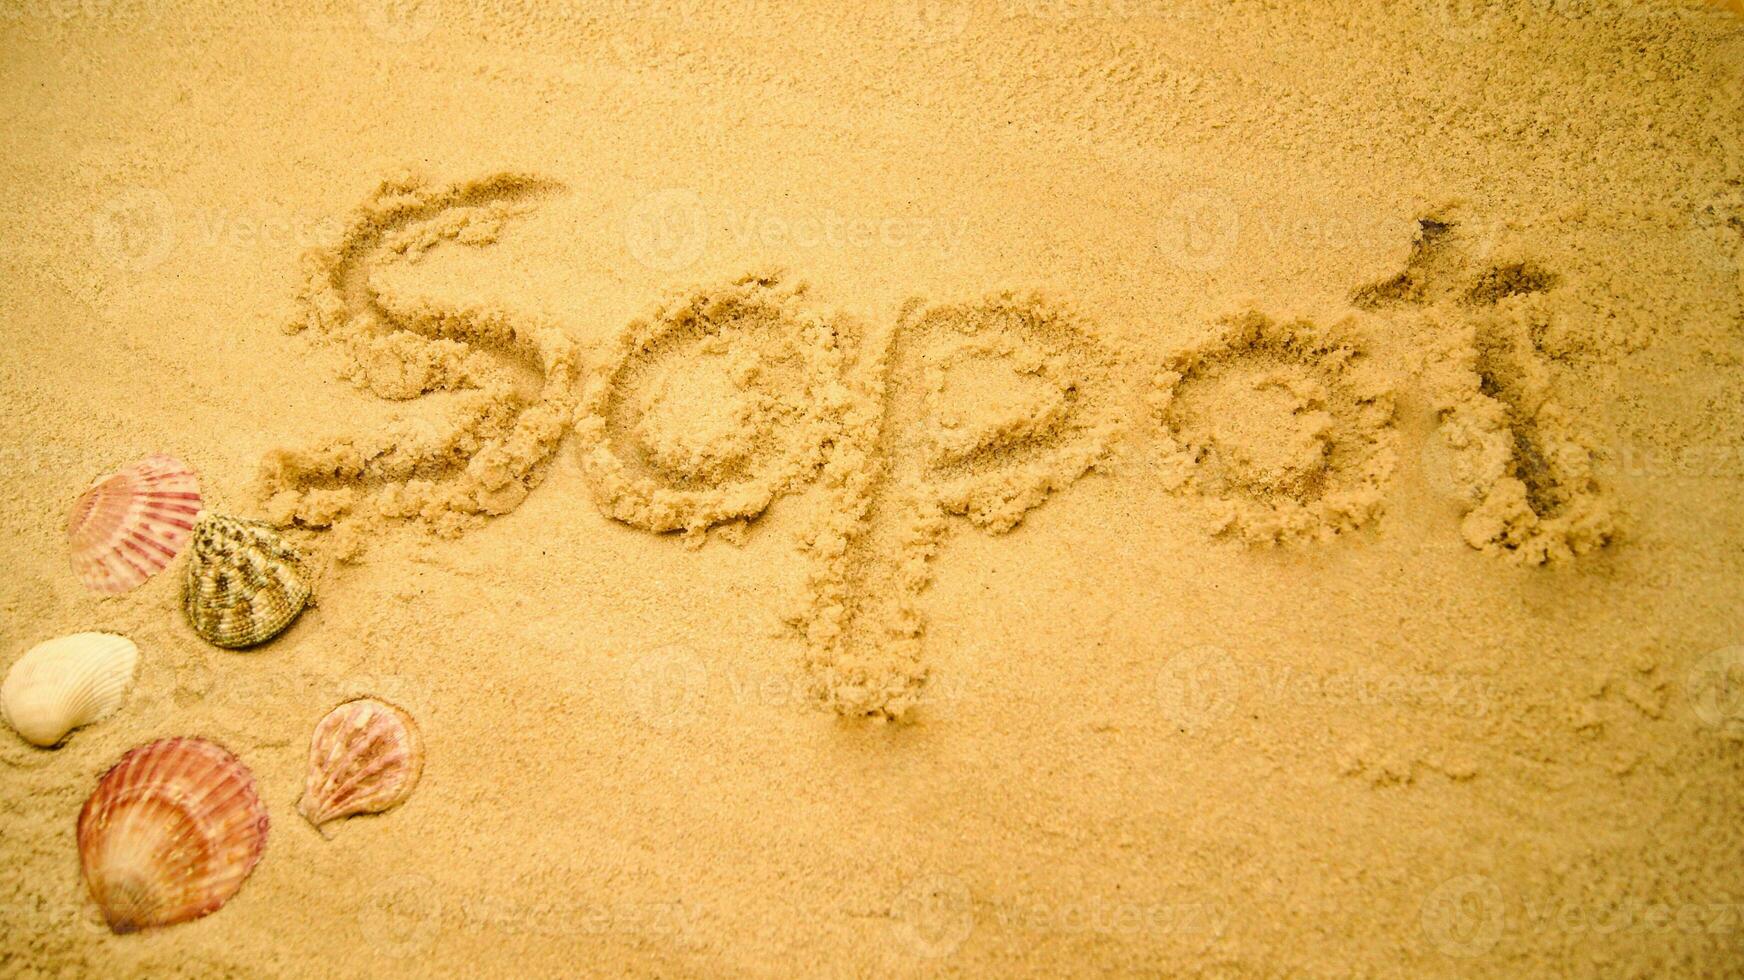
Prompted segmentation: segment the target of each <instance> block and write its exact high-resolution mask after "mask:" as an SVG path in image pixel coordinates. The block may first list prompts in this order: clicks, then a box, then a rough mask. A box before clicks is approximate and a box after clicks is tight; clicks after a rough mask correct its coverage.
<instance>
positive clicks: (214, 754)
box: [78, 738, 269, 933]
mask: <svg viewBox="0 0 1744 980" xmlns="http://www.w3.org/2000/svg"><path fill="white" fill-rule="evenodd" d="M268 824H269V821H268V819H267V812H266V806H265V805H264V804H262V803H261V801H260V796H259V794H257V793H256V792H255V787H254V774H253V773H251V772H249V771H248V767H247V766H245V765H243V764H242V762H241V761H240V760H238V759H237V758H236V757H235V756H234V755H231V754H230V752H229V751H228V750H226V749H225V748H223V747H222V746H220V745H216V744H214V743H212V742H208V741H205V740H204V739H198V738H166V739H161V740H159V741H156V742H152V743H150V744H148V745H142V746H139V747H138V748H135V749H133V750H132V751H130V752H128V753H127V754H126V755H124V756H122V757H121V761H120V762H117V763H116V764H115V765H114V767H113V768H111V769H110V770H109V771H108V772H107V773H105V774H104V776H103V778H102V780H101V781H99V782H98V783H97V789H96V791H95V792H93V793H92V794H91V798H90V799H89V800H86V801H85V808H84V809H83V810H81V811H79V834H78V837H79V860H80V863H81V864H82V866H83V868H84V874H85V884H86V886H87V887H88V888H89V889H90V891H91V898H92V899H94V900H95V901H96V903H97V906H98V908H100V909H102V910H103V917H104V918H105V919H106V920H108V923H109V928H110V929H113V930H114V931H115V932H117V933H125V932H135V931H137V930H140V929H148V928H152V927H155V926H166V925H173V924H175V923H178V922H186V921H188V920H190V919H197V918H199V917H200V916H203V915H206V914H208V913H211V912H214V911H217V909H218V908H219V907H220V906H222V905H223V904H224V903H225V902H227V901H229V900H230V898H231V896H233V895H235V894H236V892H237V889H239V888H241V887H242V883H243V881H245V880H247V878H248V876H249V873H250V872H252V871H253V870H254V866H255V865H256V864H258V863H259V862H260V856H261V852H262V851H264V850H265V849H266V834H267V826H268Z"/></svg>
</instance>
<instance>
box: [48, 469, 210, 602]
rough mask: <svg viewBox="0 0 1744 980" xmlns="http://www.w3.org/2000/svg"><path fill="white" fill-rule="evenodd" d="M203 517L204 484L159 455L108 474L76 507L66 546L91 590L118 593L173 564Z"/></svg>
mask: <svg viewBox="0 0 1744 980" xmlns="http://www.w3.org/2000/svg"><path fill="white" fill-rule="evenodd" d="M199 512H200V478H199V476H198V475H197V474H195V473H194V471H193V470H191V469H189V468H188V467H187V465H186V464H184V463H183V462H182V461H181V460H179V459H177V458H175V457H174V456H169V455H165V454H162V453H159V454H157V455H155V456H147V457H146V458H145V459H142V460H140V461H139V462H137V463H134V464H133V465H132V466H128V467H124V468H122V469H120V470H117V471H115V472H114V473H111V474H109V475H108V476H105V477H103V478H101V479H99V480H98V481H97V482H96V483H93V484H92V485H91V487H90V488H89V489H87V490H86V491H85V492H84V493H81V494H79V498H78V499H77V500H75V501H73V512H72V514H71V516H70V517H69V518H68V520H67V543H68V546H69V548H70V551H71V555H72V562H73V571H74V573H75V574H77V575H78V577H79V581H81V582H83V583H84V584H85V586H86V587H87V588H90V589H94V590H96V591H98V592H108V593H120V592H126V591H127V590H129V589H132V588H134V587H136V586H138V585H139V584H140V583H141V582H144V581H145V580H146V579H148V578H150V577H151V576H153V575H155V574H157V573H158V572H160V571H162V570H163V569H164V568H165V567H166V566H167V565H169V563H170V562H171V561H173V560H175V557H176V555H177V554H179V553H180V552H181V550H182V547H183V546H184V545H186V544H187V543H188V536H189V534H191V533H192V531H193V528H194V517H195V515H197V514H198V513H199Z"/></svg>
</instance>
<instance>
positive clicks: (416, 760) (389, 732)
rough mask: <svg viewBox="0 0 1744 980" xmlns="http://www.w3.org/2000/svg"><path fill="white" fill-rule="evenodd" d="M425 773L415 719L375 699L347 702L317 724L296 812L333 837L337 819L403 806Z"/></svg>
mask: <svg viewBox="0 0 1744 980" xmlns="http://www.w3.org/2000/svg"><path fill="white" fill-rule="evenodd" d="M423 771H424V739H423V737H422V736H421V735H420V734H419V732H418V725H417V723H416V722H414V721H413V720H412V716H411V715H409V714H406V713H405V712H404V711H401V710H400V709H399V708H396V707H394V706H393V705H391V704H388V703H387V702H385V701H378V700H376V699H374V698H358V699H356V700H354V701H347V702H345V703H344V704H341V705H340V706H339V707H337V708H334V709H333V710H332V711H330V712H328V713H327V716H326V717H325V718H322V719H321V720H320V721H319V722H317V723H316V725H315V734H314V735H313V736H312V737H311V738H310V739H309V775H308V778H307V779H306V780H305V781H304V786H303V797H302V799H300V800H298V801H297V812H298V813H301V814H302V815H303V817H304V819H306V820H308V821H309V823H311V824H313V825H314V827H315V829H316V830H319V831H321V835H322V836H323V837H326V836H330V835H329V834H328V831H327V829H326V825H327V824H328V823H331V822H332V821H334V820H338V819H341V818H343V817H349V816H353V815H356V814H359V813H381V812H384V811H386V810H391V809H393V808H394V807H396V806H399V805H400V804H401V803H404V802H405V801H406V799H407V797H409V796H411V795H412V789H413V787H415V786H417V785H418V777H419V775H421V774H422V773H423Z"/></svg>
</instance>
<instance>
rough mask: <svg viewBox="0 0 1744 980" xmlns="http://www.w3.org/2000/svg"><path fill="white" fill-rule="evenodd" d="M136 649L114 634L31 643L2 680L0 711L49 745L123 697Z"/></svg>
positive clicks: (14, 725)
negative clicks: (33, 644) (4, 680)
mask: <svg viewBox="0 0 1744 980" xmlns="http://www.w3.org/2000/svg"><path fill="white" fill-rule="evenodd" d="M138 663H139V648H138V647H136V646H134V645H133V641H132V640H129V639H128V638H127V637H125V636H116V635H115V634H113V633H74V634H72V635H71V636H63V637H60V638H59V639H55V640H49V641H47V642H45V643H39V644H37V645H36V646H34V647H32V648H31V649H30V650H29V651H28V652H26V653H25V655H24V656H22V657H19V658H18V662H17V663H15V664H13V665H12V670H11V671H10V672H8V673H7V675H6V682H5V683H4V684H0V715H3V716H4V717H5V719H6V723H7V724H8V725H11V726H12V728H13V729H14V730H15V731H17V732H18V734H20V735H22V736H24V740H25V741H27V742H30V743H32V744H34V745H42V746H50V745H54V744H55V743H57V742H59V741H60V740H61V739H62V738H65V737H66V734H67V733H68V732H70V731H72V730H73V729H75V728H78V727H79V726H81V725H89V724H90V723H91V722H94V721H97V720H98V719H100V718H103V717H105V716H107V715H108V714H109V713H111V712H113V711H114V710H115V709H116V708H119V707H121V702H122V701H125V700H126V699H127V691H128V689H129V688H131V687H132V686H133V671H134V667H135V666H137V665H138Z"/></svg>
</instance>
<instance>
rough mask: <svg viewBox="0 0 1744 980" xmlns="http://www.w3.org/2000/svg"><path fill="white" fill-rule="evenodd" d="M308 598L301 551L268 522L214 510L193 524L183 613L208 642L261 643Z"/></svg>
mask: <svg viewBox="0 0 1744 980" xmlns="http://www.w3.org/2000/svg"><path fill="white" fill-rule="evenodd" d="M308 601H309V576H308V573H307V572H306V571H305V570H304V568H303V560H302V556H300V555H298V554H297V551H296V549H295V548H292V547H291V546H290V544H289V543H288V542H286V541H285V539H284V538H282V537H280V536H279V534H278V532H277V531H274V530H273V529H272V528H271V527H270V526H269V525H267V524H263V523H261V522H260V521H245V520H241V519H239V518H234V517H225V516H223V515H219V514H208V515H206V516H204V517H202V518H200V521H199V523H197V524H195V525H194V540H193V545H192V546H191V547H190V548H189V557H188V572H187V579H186V581H185V582H184V583H183V586H182V612H183V613H184V614H186V616H187V617H188V625H190V626H192V627H193V628H194V632H196V633H198V634H200V636H201V637H203V638H205V640H206V641H207V642H208V643H211V644H213V645H215V646H221V647H226V648H230V649H238V648H241V647H251V646H256V645H258V644H261V643H265V642H266V641H268V640H270V639H272V638H273V637H275V636H277V635H279V634H280V633H282V632H284V631H285V627H287V626H289V625H291V621H292V620H294V619H296V618H297V614H298V613H300V612H302V611H303V606H304V605H305V604H306V603H307V602H308Z"/></svg>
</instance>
